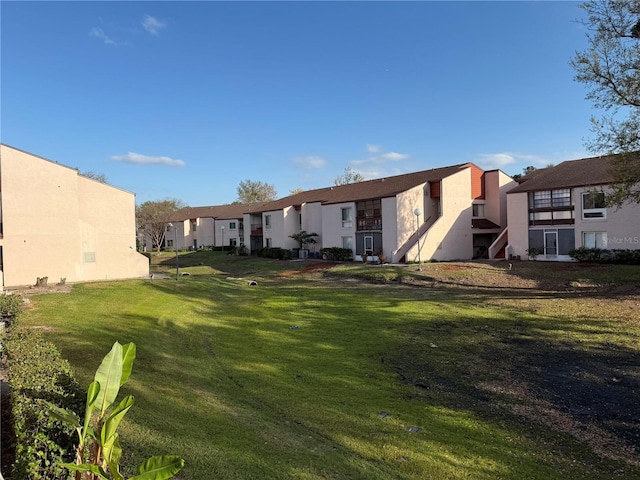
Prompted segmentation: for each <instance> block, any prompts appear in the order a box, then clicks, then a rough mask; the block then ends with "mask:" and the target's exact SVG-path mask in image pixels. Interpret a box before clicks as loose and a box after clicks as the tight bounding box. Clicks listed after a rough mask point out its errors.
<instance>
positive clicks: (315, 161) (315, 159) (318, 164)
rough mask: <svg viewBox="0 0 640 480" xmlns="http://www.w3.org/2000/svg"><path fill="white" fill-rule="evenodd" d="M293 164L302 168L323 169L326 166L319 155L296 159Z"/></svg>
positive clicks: (325, 162)
mask: <svg viewBox="0 0 640 480" xmlns="http://www.w3.org/2000/svg"><path fill="white" fill-rule="evenodd" d="M293 162H294V163H295V164H296V165H298V166H300V167H302V168H323V167H325V166H326V164H327V161H326V160H325V159H324V158H322V157H321V156H319V155H308V156H306V157H296V158H294V159H293Z"/></svg>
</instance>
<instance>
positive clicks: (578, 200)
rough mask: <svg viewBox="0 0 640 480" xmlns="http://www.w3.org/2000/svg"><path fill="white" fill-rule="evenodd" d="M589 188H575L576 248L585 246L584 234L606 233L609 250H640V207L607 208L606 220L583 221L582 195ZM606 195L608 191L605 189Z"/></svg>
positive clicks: (636, 205)
mask: <svg viewBox="0 0 640 480" xmlns="http://www.w3.org/2000/svg"><path fill="white" fill-rule="evenodd" d="M589 191H593V189H589V188H574V189H573V191H572V192H571V195H572V199H573V202H574V204H575V234H576V248H578V247H582V246H583V238H582V234H583V232H606V233H607V248H608V249H611V250H613V249H630V250H637V249H640V205H639V204H637V203H636V204H630V203H626V204H625V205H623V206H622V207H621V208H619V209H616V208H607V211H606V218H590V219H584V220H583V219H582V194H583V193H587V192H589ZM604 191H605V195H606V192H607V190H606V189H605V190H604Z"/></svg>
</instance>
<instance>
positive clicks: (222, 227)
mask: <svg viewBox="0 0 640 480" xmlns="http://www.w3.org/2000/svg"><path fill="white" fill-rule="evenodd" d="M220 228H221V229H222V253H224V225H222V226H221V227H220Z"/></svg>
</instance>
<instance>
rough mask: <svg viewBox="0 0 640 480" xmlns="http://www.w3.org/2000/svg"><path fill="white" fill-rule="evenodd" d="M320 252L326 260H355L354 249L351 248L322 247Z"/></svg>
mask: <svg viewBox="0 0 640 480" xmlns="http://www.w3.org/2000/svg"><path fill="white" fill-rule="evenodd" d="M320 254H321V255H322V258H324V259H325V260H333V261H336V262H345V261H348V260H353V250H351V249H350V248H340V247H328V248H321V249H320Z"/></svg>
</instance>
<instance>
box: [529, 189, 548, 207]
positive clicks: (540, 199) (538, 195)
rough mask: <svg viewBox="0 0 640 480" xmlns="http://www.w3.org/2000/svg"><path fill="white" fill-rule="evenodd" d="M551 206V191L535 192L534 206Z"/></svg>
mask: <svg viewBox="0 0 640 480" xmlns="http://www.w3.org/2000/svg"><path fill="white" fill-rule="evenodd" d="M549 207H551V191H549V190H547V191H544V192H533V208H549Z"/></svg>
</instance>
